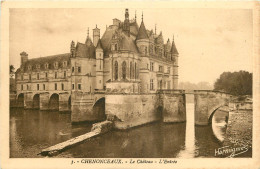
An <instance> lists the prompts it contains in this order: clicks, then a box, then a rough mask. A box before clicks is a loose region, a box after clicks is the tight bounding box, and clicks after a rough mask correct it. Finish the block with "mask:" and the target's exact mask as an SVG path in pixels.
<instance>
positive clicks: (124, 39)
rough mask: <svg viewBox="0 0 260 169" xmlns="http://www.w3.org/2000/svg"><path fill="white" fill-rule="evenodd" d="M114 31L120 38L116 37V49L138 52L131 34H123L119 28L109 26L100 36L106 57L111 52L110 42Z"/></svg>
mask: <svg viewBox="0 0 260 169" xmlns="http://www.w3.org/2000/svg"><path fill="white" fill-rule="evenodd" d="M115 33H119V35H120V38H119V39H118V50H127V51H131V52H136V53H138V50H137V47H136V44H135V41H134V39H132V38H131V36H128V35H127V34H125V33H124V31H122V29H121V28H117V27H113V26H110V27H108V28H107V29H106V31H105V33H104V34H103V36H102V38H101V45H102V47H103V50H104V56H105V57H108V55H109V53H110V52H111V42H112V38H113V35H114V34H115ZM113 40H114V39H113Z"/></svg>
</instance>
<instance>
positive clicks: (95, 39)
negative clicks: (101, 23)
mask: <svg viewBox="0 0 260 169" xmlns="http://www.w3.org/2000/svg"><path fill="white" fill-rule="evenodd" d="M99 39H100V29H98V28H97V25H96V28H95V29H93V44H94V46H95V47H97V43H98V40H99Z"/></svg>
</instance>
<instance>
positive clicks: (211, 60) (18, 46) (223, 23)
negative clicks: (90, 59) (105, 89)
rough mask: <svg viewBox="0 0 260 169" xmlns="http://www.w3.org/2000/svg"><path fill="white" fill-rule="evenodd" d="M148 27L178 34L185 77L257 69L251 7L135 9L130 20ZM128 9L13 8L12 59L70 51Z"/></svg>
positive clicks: (16, 62) (211, 76)
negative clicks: (142, 17) (73, 45)
mask: <svg viewBox="0 0 260 169" xmlns="http://www.w3.org/2000/svg"><path fill="white" fill-rule="evenodd" d="M135 11H136V14H137V22H138V24H139V25H140V23H141V14H142V12H143V15H144V24H145V26H146V29H149V30H151V29H153V30H154V28H155V24H156V25H157V26H156V27H157V33H160V31H162V34H163V37H164V41H165V43H166V41H167V39H168V38H169V39H170V41H171V42H172V39H173V35H174V41H175V44H176V47H177V49H178V52H179V82H185V81H189V82H191V83H198V82H201V81H206V82H209V83H210V84H213V83H214V82H215V81H216V79H217V78H218V77H219V76H220V74H221V73H223V72H224V71H231V72H233V71H239V70H246V71H249V72H252V71H253V48H252V46H253V23H252V20H253V19H252V11H251V10H249V9H206V8H203V9H192V8H187V9H184V8H180V9H177V8H175V9H174V8H173V9H169V8H167V9H166V8H162V9H148V8H142V9H139V8H135V9H133V8H130V9H129V14H130V19H132V18H134V15H135ZM124 12H125V9H123V8H114V9H112V8H109V9H104V8H102V9H93V8H87V9H86V8H84V9H83V8H82V9H80V8H78V9H76V8H74V9H69V8H66V9H60V8H59V9H58V8H56V9H55V8H52V9H46V8H45V9H43V8H41V9H40V8H39V9H37V8H31V9H30V8H29V9H28V8H26V9H23V8H13V9H10V21H9V24H10V25H9V30H10V31H9V40H10V43H9V54H10V64H12V65H14V67H15V68H18V67H19V66H20V53H21V52H22V51H25V52H27V53H28V55H29V59H30V58H37V57H44V56H50V55H55V54H61V53H69V51H70V43H71V41H72V40H74V41H75V42H82V43H84V42H85V39H86V37H87V30H88V28H89V30H90V35H91V37H92V29H94V28H95V27H96V24H97V27H98V28H100V29H101V36H102V35H103V33H104V31H105V29H106V25H107V26H109V25H111V24H112V19H113V18H118V19H120V20H124Z"/></svg>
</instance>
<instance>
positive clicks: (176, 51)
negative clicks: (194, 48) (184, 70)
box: [171, 37, 179, 55]
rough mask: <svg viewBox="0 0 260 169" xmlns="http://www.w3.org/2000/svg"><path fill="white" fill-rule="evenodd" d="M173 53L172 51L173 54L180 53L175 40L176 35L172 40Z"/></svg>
mask: <svg viewBox="0 0 260 169" xmlns="http://www.w3.org/2000/svg"><path fill="white" fill-rule="evenodd" d="M171 53H172V54H176V55H178V54H179V52H178V50H177V48H176V45H175V42H174V37H173V40H172V48H171Z"/></svg>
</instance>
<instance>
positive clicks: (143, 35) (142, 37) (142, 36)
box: [136, 16, 149, 40]
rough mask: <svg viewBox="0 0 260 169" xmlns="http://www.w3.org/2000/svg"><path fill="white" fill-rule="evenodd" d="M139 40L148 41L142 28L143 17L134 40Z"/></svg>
mask: <svg viewBox="0 0 260 169" xmlns="http://www.w3.org/2000/svg"><path fill="white" fill-rule="evenodd" d="M139 39H149V37H148V35H147V32H146V29H145V26H144V21H143V16H142V23H141V25H140V28H139V31H138V34H137V37H136V40H139Z"/></svg>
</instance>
